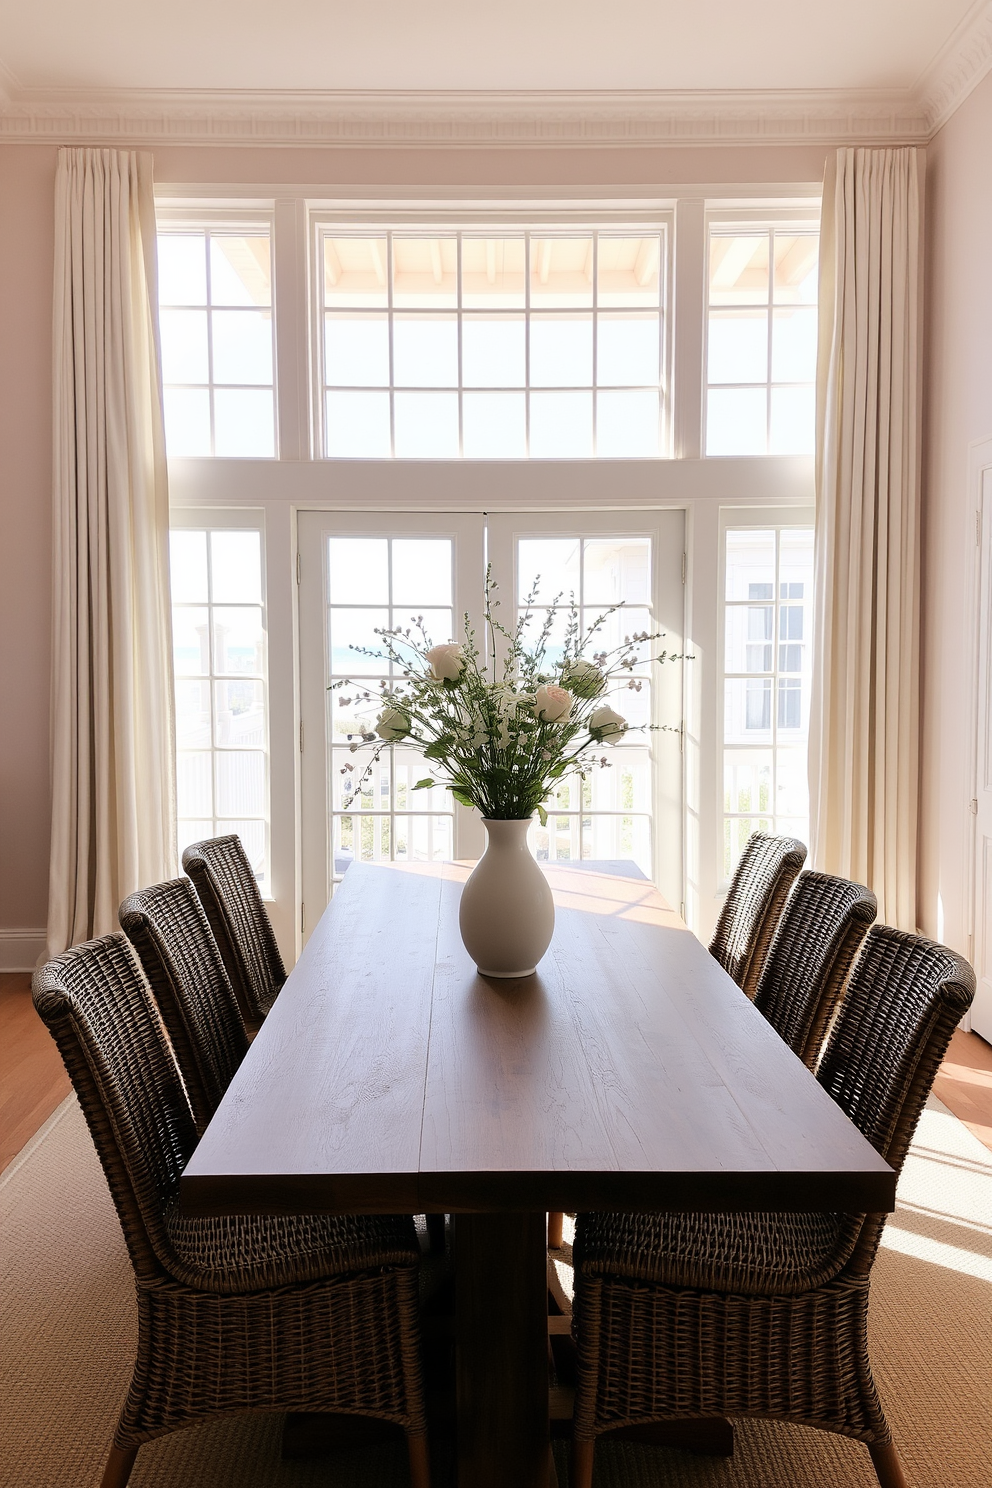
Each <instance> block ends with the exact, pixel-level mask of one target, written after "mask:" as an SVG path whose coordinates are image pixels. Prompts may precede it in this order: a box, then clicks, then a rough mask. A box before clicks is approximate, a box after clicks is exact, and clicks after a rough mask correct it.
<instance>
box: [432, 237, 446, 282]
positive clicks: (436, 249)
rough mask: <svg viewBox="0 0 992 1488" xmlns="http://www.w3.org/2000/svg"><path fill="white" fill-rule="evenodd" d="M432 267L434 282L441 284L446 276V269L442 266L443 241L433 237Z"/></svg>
mask: <svg viewBox="0 0 992 1488" xmlns="http://www.w3.org/2000/svg"><path fill="white" fill-rule="evenodd" d="M431 269H432V271H433V274H434V283H435V284H440V283H441V281H442V279H443V278H444V270H443V268H442V266H441V242H440V239H439V238H431Z"/></svg>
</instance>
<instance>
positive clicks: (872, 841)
mask: <svg viewBox="0 0 992 1488" xmlns="http://www.w3.org/2000/svg"><path fill="white" fill-rule="evenodd" d="M922 197H923V155H922V152H921V151H917V150H915V149H906V150H851V149H842V150H838V151H837V155H836V159H835V160H831V161H830V162H828V165H827V171H826V175H825V179H824V186H823V216H822V221H821V229H820V341H819V357H818V366H817V439H816V639H817V646H816V661H815V666H814V676H813V693H812V708H811V717H810V815H811V830H812V849H813V850H812V861H813V864H814V866H815V867H817V868H819V869H822V870H824V871H826V872H830V873H838V874H842V875H844V876H845V877H848V878H854V879H858V880H859V881H860V882H862V883H866V884H868V885H869V886H870V887H871V888H872V889H874V891H875V893H876V894H877V896H878V903H879V916H880V918H881V919H883V920H886V921H888V922H889V923H890V924H893V925H896V926H898V927H900V928H902V929H905V930H915V929H916V829H917V802H918V790H919V665H920V663H919V648H920V642H919V630H920V563H919V529H920V423H921V418H920V390H921V370H920V353H921V334H922V327H921V289H922V215H923V201H922Z"/></svg>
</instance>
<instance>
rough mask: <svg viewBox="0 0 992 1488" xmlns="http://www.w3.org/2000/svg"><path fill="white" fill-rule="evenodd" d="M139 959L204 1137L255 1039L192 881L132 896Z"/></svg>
mask: <svg viewBox="0 0 992 1488" xmlns="http://www.w3.org/2000/svg"><path fill="white" fill-rule="evenodd" d="M118 918H119V919H120V922H121V929H122V930H123V931H124V933H125V934H126V935H127V937H128V939H129V940H130V942H131V944H132V945H133V946H134V949H135V950H136V951H137V953H138V959H139V960H140V962H141V965H142V969H143V970H144V973H145V976H146V977H147V978H148V981H149V984H150V986H151V989H152V993H153V995H154V997H155V1001H156V1002H157V1003H158V1008H159V1012H160V1013H161V1014H162V1021H163V1023H164V1024H165V1028H166V1032H167V1033H168V1035H169V1038H170V1040H171V1041H172V1048H173V1051H174V1053H175V1056H176V1062H177V1064H178V1065H179V1072H180V1074H181V1075H182V1077H183V1083H184V1085H185V1086H186V1093H187V1095H188V1096H189V1100H190V1105H191V1106H192V1107H193V1117H194V1119H195V1121H196V1125H197V1129H198V1130H199V1131H201V1132H202V1131H203V1130H204V1129H205V1127H206V1125H207V1122H208V1121H209V1120H210V1118H211V1116H212V1115H213V1114H214V1112H215V1111H216V1109H217V1107H218V1105H219V1104H220V1099H221V1096H222V1095H223V1094H224V1091H225V1090H226V1089H227V1087H228V1085H229V1084H230V1083H231V1080H232V1078H233V1076H234V1073H235V1071H236V1069H237V1068H238V1065H239V1064H240V1063H241V1061H242V1059H244V1057H245V1054H246V1053H247V1052H248V1035H247V1033H246V1032H245V1025H244V1023H243V1021H242V1018H241V1012H240V1009H239V1008H238V1003H237V999H236V998H235V996H234V991H233V989H232V987H231V983H230V981H229V979H228V975H227V972H226V971H225V970H224V963H223V961H222V960H221V958H220V952H219V951H218V949H217V943H216V941H215V940H214V938H213V936H212V935H211V933H210V926H209V925H208V924H207V917H206V915H205V914H204V912H203V907H202V905H201V904H200V901H199V899H198V898H197V897H196V893H195V891H194V889H193V885H192V884H191V883H190V881H189V879H188V878H174V879H172V880H171V881H170V882H169V883H162V884H156V885H155V886H154V888H151V889H141V890H140V891H139V892H138V893H137V894H130V895H129V896H128V897H127V898H126V899H125V900H124V902H123V904H122V905H121V907H120V910H119V911H118Z"/></svg>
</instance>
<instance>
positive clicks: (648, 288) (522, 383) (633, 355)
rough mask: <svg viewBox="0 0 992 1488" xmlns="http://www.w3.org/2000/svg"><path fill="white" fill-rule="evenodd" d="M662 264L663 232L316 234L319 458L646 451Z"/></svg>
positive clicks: (658, 354) (657, 418) (658, 435)
mask: <svg viewBox="0 0 992 1488" xmlns="http://www.w3.org/2000/svg"><path fill="white" fill-rule="evenodd" d="M664 256H665V236H664V232H663V230H661V229H659V230H658V231H655V232H652V233H648V234H645V235H637V236H633V235H630V234H627V235H624V234H621V233H613V232H605V231H595V232H589V233H585V234H583V235H573V236H568V235H561V236H557V235H556V236H540V235H538V234H535V233H525V232H521V233H520V234H517V235H512V236H511V235H508V236H501V237H485V236H481V235H479V236H476V235H474V234H470V233H457V232H454V233H450V234H445V235H441V236H427V235H419V234H413V233H399V232H395V233H390V232H387V233H383V234H382V235H380V236H374V237H369V236H360V235H357V234H356V235H351V234H345V233H342V232H341V231H340V230H339V229H335V228H326V229H324V230H323V231H322V233H321V237H320V260H321V262H322V266H323V284H322V296H323V315H324V324H323V357H322V362H323V404H324V408H323V412H324V453H325V455H328V456H332V457H336V456H337V457H353V458H363V459H388V458H390V457H392V456H395V457H396V458H398V459H417V458H423V459H457V458H460V457H464V458H467V459H527V458H532V459H534V458H536V459H555V458H559V459H584V458H588V457H591V456H600V457H607V458H609V457H621V458H622V457H641V458H643V457H646V456H647V457H650V456H658V455H660V454H661V453H662V452H663V448H662V445H663V417H662V415H663V401H664V377H663V373H664V357H663V347H664V334H663V333H664V294H663V290H664V282H665V280H664V272H663V267H664Z"/></svg>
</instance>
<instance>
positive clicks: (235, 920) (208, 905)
mask: <svg viewBox="0 0 992 1488" xmlns="http://www.w3.org/2000/svg"><path fill="white" fill-rule="evenodd" d="M183 869H184V870H185V872H186V873H188V874H189V876H190V878H191V879H192V880H193V886H194V888H195V889H196V892H197V894H198V895H199V899H200V903H201V904H202V905H203V908H204V910H205V911H206V916H207V919H208V921H209V922H210V928H211V930H212V931H213V933H214V940H216V942H217V946H218V949H219V950H220V953H221V956H222V957H223V959H224V965H225V966H226V967H227V974H228V976H229V977H230V978H231V986H232V987H233V988H234V995H235V997H236V998H237V999H238V1004H239V1006H240V1008H241V1012H242V1015H243V1017H244V1020H245V1022H246V1023H247V1024H248V1026H249V1028H257V1027H258V1025H259V1024H260V1023H261V1021H262V1019H263V1018H264V1017H265V1015H266V1013H267V1012H268V1011H269V1008H270V1007H271V1006H272V1004H273V1003H274V1002H275V1000H276V996H277V994H278V992H279V990H280V988H281V987H282V984H283V982H284V981H285V980H286V969H285V967H284V966H283V964H282V956H281V955H280V954H279V947H278V945H277V944H276V938H275V935H274V934H273V931H272V925H271V922H270V920H269V917H268V915H267V914H266V912H265V905H264V904H263V903H262V896H261V894H260V893H259V892H258V883H257V881H256V879H255V874H254V872H253V871H252V866H251V864H250V863H249V861H248V855H247V853H246V852H245V850H244V848H243V847H242V845H241V838H240V837H238V835H237V833H234V832H232V833H231V835H230V836H229V837H212V838H209V839H208V840H207V841H205V842H194V843H192V844H191V845H190V846H189V847H187V849H186V851H185V852H184V853H183Z"/></svg>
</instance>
